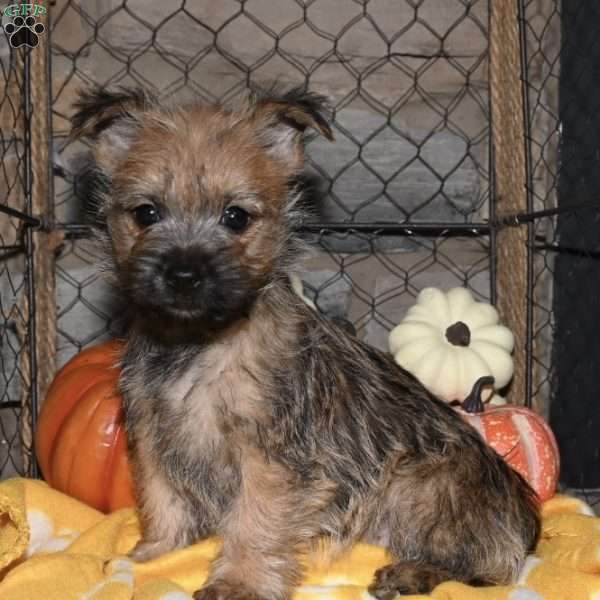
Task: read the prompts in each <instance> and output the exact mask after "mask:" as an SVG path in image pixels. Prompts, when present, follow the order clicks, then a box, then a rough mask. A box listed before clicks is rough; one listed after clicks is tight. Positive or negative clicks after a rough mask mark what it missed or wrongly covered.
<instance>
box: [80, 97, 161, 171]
mask: <svg viewBox="0 0 600 600" xmlns="http://www.w3.org/2000/svg"><path fill="white" fill-rule="evenodd" d="M154 102H155V100H154V98H152V97H150V96H149V95H148V94H147V93H146V92H144V91H143V90H141V89H127V88H121V89H119V91H109V90H105V89H103V88H93V89H91V90H82V91H81V92H79V98H78V100H77V101H76V102H75V103H74V104H73V108H74V109H75V112H74V113H73V115H72V117H71V124H72V128H71V138H89V139H90V140H92V141H93V142H95V145H94V149H93V152H94V157H95V159H96V162H97V164H98V166H99V167H100V168H102V169H103V170H104V171H106V172H107V173H110V172H111V171H112V170H113V168H114V166H115V164H116V163H117V162H118V161H120V160H121V159H122V158H123V155H124V154H125V153H126V152H127V150H128V149H129V147H130V145H131V143H132V141H133V139H134V138H135V134H136V131H137V129H138V127H139V124H140V117H141V115H142V114H143V113H144V112H145V111H147V110H148V109H149V108H150V107H151V106H152V105H153V104H154Z"/></svg>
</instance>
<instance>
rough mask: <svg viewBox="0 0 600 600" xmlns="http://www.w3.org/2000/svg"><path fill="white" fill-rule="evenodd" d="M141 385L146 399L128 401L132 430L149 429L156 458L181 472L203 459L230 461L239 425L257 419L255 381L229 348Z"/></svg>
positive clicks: (238, 355)
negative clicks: (176, 466) (169, 462)
mask: <svg viewBox="0 0 600 600" xmlns="http://www.w3.org/2000/svg"><path fill="white" fill-rule="evenodd" d="M142 371H143V369H142ZM140 380H143V381H144V384H143V388H144V394H143V395H144V396H145V398H133V404H134V405H135V410H134V412H135V413H137V414H138V415H139V417H138V418H137V419H136V421H138V422H137V423H134V424H133V427H135V428H136V429H138V430H139V429H140V428H148V431H147V433H149V434H150V435H149V438H150V441H151V444H152V446H153V448H154V450H155V451H156V453H157V457H159V458H161V459H164V460H165V461H167V460H169V461H171V463H173V462H174V463H176V465H179V466H181V467H183V468H189V467H191V466H192V465H198V463H199V462H200V461H205V460H206V459H207V458H208V457H211V458H210V460H212V461H213V462H214V461H215V460H216V461H217V462H219V461H232V460H233V457H234V455H235V454H236V453H239V448H236V446H238V445H239V443H240V441H241V440H240V438H239V436H236V435H235V432H236V429H238V428H239V424H240V423H248V422H254V421H255V420H257V419H260V410H259V405H260V390H259V389H258V386H257V385H256V375H255V374H254V373H253V372H252V368H251V367H250V366H249V365H248V364H247V361H246V360H245V357H244V355H243V353H242V352H241V351H240V348H236V347H235V346H234V345H232V344H227V345H225V344H224V345H219V346H216V347H214V348H210V349H208V350H203V351H202V352H199V353H198V354H197V355H196V356H195V357H193V358H192V359H190V360H189V361H187V364H185V365H183V366H180V367H179V368H178V369H176V370H175V371H174V372H173V373H172V374H171V375H170V376H168V377H158V378H153V377H152V373H151V372H150V371H147V372H146V373H145V374H144V373H143V372H142V373H140ZM132 408H133V407H132ZM232 432H233V433H232ZM144 437H145V434H144Z"/></svg>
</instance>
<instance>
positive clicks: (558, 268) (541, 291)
mask: <svg viewBox="0 0 600 600" xmlns="http://www.w3.org/2000/svg"><path fill="white" fill-rule="evenodd" d="M521 16H522V19H523V20H522V28H523V31H524V36H523V39H524V73H523V75H524V81H525V82H526V90H527V92H526V94H527V100H528V110H527V115H526V116H527V119H528V130H527V143H528V144H527V145H528V150H529V181H528V191H529V195H530V199H531V205H532V208H533V209H534V210H544V209H554V208H557V209H558V210H560V211H561V212H560V214H558V215H557V216H554V217H547V218H541V219H538V220H536V221H535V223H534V235H533V239H532V240H531V243H532V248H531V252H532V259H533V260H532V262H533V278H532V279H533V281H532V285H531V289H530V295H529V300H530V301H531V302H532V303H533V307H534V328H533V332H532V337H533V351H532V356H531V368H532V370H533V377H532V390H531V395H532V398H533V404H534V406H536V407H537V408H538V409H539V410H540V412H542V414H544V416H545V417H547V418H548V419H549V421H550V424H551V425H552V427H553V429H554V431H555V433H556V435H557V438H558V443H559V447H560V450H561V459H562V469H561V471H562V474H561V480H562V482H563V485H564V486H565V487H566V488H571V489H573V490H574V491H575V492H576V493H578V494H580V495H582V496H583V497H584V499H585V500H587V501H588V502H589V503H590V504H592V506H595V507H597V506H598V505H599V504H600V473H599V471H598V464H599V463H598V457H599V456H600V444H599V443H598V441H597V436H596V435H595V434H594V430H597V426H598V422H599V420H600V413H599V411H598V408H597V401H596V398H595V396H596V393H595V390H596V389H597V384H596V382H595V381H594V379H595V372H596V371H597V368H595V365H597V361H598V359H599V358H600V347H599V345H598V341H597V337H598V336H597V335H596V334H595V332H594V327H593V326H591V325H590V322H589V321H588V320H587V318H586V317H587V316H588V315H589V316H590V317H591V318H592V319H593V318H594V314H595V312H596V311H597V298H598V294H599V293H600V290H596V285H595V281H596V280H597V279H598V275H599V273H600V272H599V263H598V257H599V256H600V255H599V254H598V249H599V247H600V239H598V237H597V234H596V231H598V222H599V221H600V212H599V210H598V208H599V205H598V202H597V197H598V192H599V191H600V189H599V187H598V185H597V182H596V180H597V172H598V171H597V167H598V165H597V164H596V163H597V158H596V157H597V155H598V144H597V139H598V137H597V133H598V128H597V125H596V120H597V117H595V114H596V112H597V111H596V107H597V106H598V102H599V98H598V91H597V90H598V89H600V88H599V87H598V75H597V69H596V68H595V64H596V60H597V58H598V56H597V54H598V50H597V48H596V46H597V39H596V38H597V36H596V33H595V32H596V29H595V27H594V24H596V25H597V23H598V22H599V21H600V11H599V10H598V7H597V6H595V5H594V3H590V2H585V1H582V0H575V1H574V2H569V3H564V2H560V1H558V0H545V1H541V0H529V1H524V2H521ZM586 204H587V207H586V206H585V205H586Z"/></svg>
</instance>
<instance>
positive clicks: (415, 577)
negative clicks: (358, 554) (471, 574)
mask: <svg viewBox="0 0 600 600" xmlns="http://www.w3.org/2000/svg"><path fill="white" fill-rule="evenodd" d="M452 578H453V577H452V573H451V572H450V571H447V570H445V569H440V568H436V567H433V566H430V565H425V564H422V563H418V562H416V561H408V560H407V561H400V562H395V563H393V564H391V565H387V566H386V567H383V568H381V569H379V570H378V571H376V573H375V578H374V580H373V583H372V584H371V585H370V586H369V593H370V594H371V595H372V596H374V597H375V598H377V600H394V598H395V597H396V596H397V595H398V594H427V593H429V592H430V591H431V590H432V589H433V588H434V587H435V586H436V585H438V583H442V582H443V581H448V580H449V579H452ZM469 583H471V584H472V585H473V584H476V583H477V582H474V581H470V582H469Z"/></svg>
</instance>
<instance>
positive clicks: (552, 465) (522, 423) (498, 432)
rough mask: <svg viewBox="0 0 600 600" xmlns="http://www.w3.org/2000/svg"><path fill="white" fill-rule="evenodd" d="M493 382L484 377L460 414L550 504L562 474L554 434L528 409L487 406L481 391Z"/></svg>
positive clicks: (522, 407)
mask: <svg viewBox="0 0 600 600" xmlns="http://www.w3.org/2000/svg"><path fill="white" fill-rule="evenodd" d="M489 379H491V378H487V377H483V378H481V379H480V380H478V381H477V383H476V384H475V386H474V387H473V391H472V392H471V394H470V395H469V397H468V398H467V400H465V402H463V404H462V410H461V411H460V412H461V414H462V415H463V417H464V418H465V419H466V420H467V421H468V422H469V423H470V424H471V425H472V426H473V427H475V429H477V431H478V432H479V433H480V435H481V436H482V437H483V439H484V440H485V441H486V442H487V443H488V444H489V445H490V446H491V447H492V448H493V449H494V450H495V451H496V452H497V453H498V454H499V455H500V456H502V457H503V458H504V460H506V462H507V463H508V464H509V465H510V466H511V467H512V468H513V469H515V471H518V472H519V473H520V474H521V475H522V476H523V477H524V478H525V479H526V480H527V481H528V482H529V485H531V487H532V488H533V489H534V490H535V491H536V493H537V495H538V497H539V499H540V500H541V501H542V502H544V501H546V500H549V499H550V498H552V496H554V494H555V492H556V486H557V484H558V476H559V470H560V455H559V451H558V446H557V444H556V439H555V437H554V434H553V433H552V430H551V429H550V427H549V426H548V424H547V423H546V421H544V419H543V418H542V417H540V416H539V415H538V414H537V413H535V412H533V411H532V410H529V409H528V408H525V407H524V406H515V405H511V404H505V405H503V406H489V405H487V406H484V404H483V403H482V402H481V396H480V391H481V387H483V386H484V385H493V381H492V382H491V383H490V381H489Z"/></svg>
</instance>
